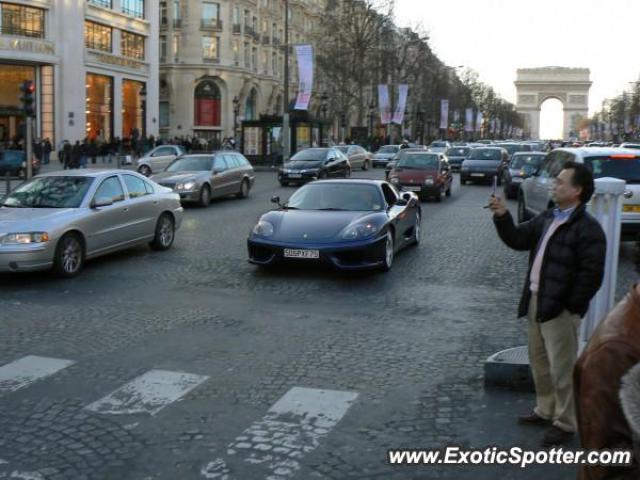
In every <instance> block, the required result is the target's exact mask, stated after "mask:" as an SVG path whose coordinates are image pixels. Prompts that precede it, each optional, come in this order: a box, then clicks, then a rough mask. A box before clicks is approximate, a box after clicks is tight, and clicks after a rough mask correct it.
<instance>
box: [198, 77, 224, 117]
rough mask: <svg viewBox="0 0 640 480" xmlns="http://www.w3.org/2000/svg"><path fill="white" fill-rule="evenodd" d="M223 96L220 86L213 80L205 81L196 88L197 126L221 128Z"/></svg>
mask: <svg viewBox="0 0 640 480" xmlns="http://www.w3.org/2000/svg"><path fill="white" fill-rule="evenodd" d="M220 100H221V95H220V89H219V88H218V86H217V85H216V84H215V83H214V82H213V81H211V80H205V81H204V82H201V83H200V84H198V86H197V87H196V91H195V94H194V101H195V124H196V125H197V126H201V127H219V126H220V112H221V105H220Z"/></svg>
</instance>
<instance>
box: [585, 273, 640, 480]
mask: <svg viewBox="0 0 640 480" xmlns="http://www.w3.org/2000/svg"><path fill="white" fill-rule="evenodd" d="M638 364H640V284H636V285H634V286H633V287H631V289H630V291H629V293H627V295H626V296H625V297H624V298H623V299H622V300H621V301H620V303H618V305H616V306H615V308H614V309H613V310H611V312H609V314H608V315H607V318H605V319H604V320H603V321H602V323H601V324H600V325H598V328H596V330H595V331H594V332H593V335H592V336H591V338H590V339H589V343H588V344H587V346H586V347H585V349H584V351H583V352H582V355H580V358H579V359H578V363H577V364H576V368H575V370H574V373H573V381H574V382H573V386H574V395H575V398H576V413H577V418H578V431H579V432H580V443H581V444H582V448H585V449H594V450H604V449H608V450H613V449H621V448H622V449H632V448H633V444H634V441H633V429H632V425H633V422H634V421H635V424H636V430H638V431H639V432H638V433H640V370H639V369H638V368H636V370H638V372H637V373H636V374H635V376H633V375H632V376H631V377H628V380H629V382H628V385H627V389H628V391H629V392H631V391H632V390H633V389H634V386H635V392H636V394H635V395H636V397H635V402H636V403H635V405H636V407H635V415H632V418H628V417H629V415H626V416H625V411H631V410H632V409H629V408H627V409H625V411H623V405H622V403H621V397H622V398H624V397H625V395H621V391H620V389H621V387H622V386H623V377H624V376H625V375H626V374H628V373H629V371H630V370H631V369H632V368H634V366H635V365H638ZM630 395H631V393H627V394H626V397H627V398H628V399H629V402H631V398H630ZM638 440H640V436H639V437H638ZM639 461H640V457H636V461H635V464H634V466H632V467H617V466H612V465H609V466H586V465H583V466H581V467H580V472H579V475H578V478H579V479H580V480H604V479H613V478H615V479H616V480H631V479H634V480H635V479H638V478H640V466H639V465H638V462H639Z"/></svg>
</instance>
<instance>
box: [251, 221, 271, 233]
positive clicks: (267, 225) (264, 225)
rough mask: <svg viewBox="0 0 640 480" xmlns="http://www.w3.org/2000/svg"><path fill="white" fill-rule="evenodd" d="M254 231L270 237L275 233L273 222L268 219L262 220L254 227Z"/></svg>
mask: <svg viewBox="0 0 640 480" xmlns="http://www.w3.org/2000/svg"><path fill="white" fill-rule="evenodd" d="M253 233H254V235H260V236H261V237H270V236H272V235H273V224H272V223H271V222H267V221H266V220H260V221H259V222H258V223H257V224H256V226H255V227H253Z"/></svg>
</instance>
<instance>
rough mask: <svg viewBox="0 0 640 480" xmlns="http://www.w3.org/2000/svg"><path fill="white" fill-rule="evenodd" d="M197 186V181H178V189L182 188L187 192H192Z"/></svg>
mask: <svg viewBox="0 0 640 480" xmlns="http://www.w3.org/2000/svg"><path fill="white" fill-rule="evenodd" d="M195 187H196V182H193V181H191V182H185V183H176V190H182V191H185V192H190V191H191V190H193V189H194V188H195Z"/></svg>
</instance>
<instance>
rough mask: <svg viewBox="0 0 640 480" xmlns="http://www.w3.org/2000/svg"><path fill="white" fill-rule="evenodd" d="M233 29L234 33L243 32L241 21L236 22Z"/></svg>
mask: <svg viewBox="0 0 640 480" xmlns="http://www.w3.org/2000/svg"><path fill="white" fill-rule="evenodd" d="M232 31H233V33H242V25H240V24H239V23H234V24H233V30H232Z"/></svg>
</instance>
